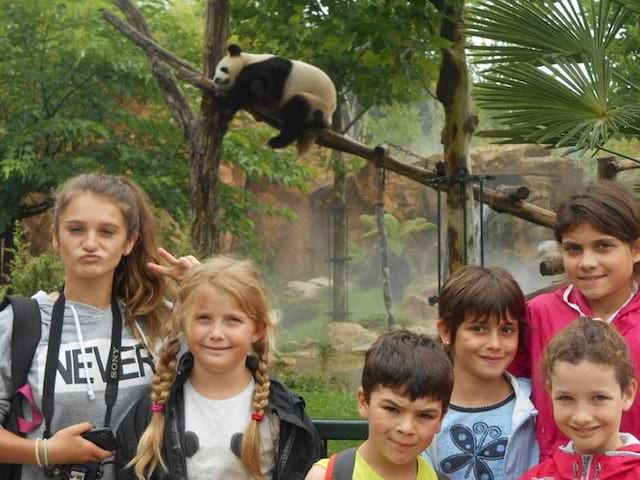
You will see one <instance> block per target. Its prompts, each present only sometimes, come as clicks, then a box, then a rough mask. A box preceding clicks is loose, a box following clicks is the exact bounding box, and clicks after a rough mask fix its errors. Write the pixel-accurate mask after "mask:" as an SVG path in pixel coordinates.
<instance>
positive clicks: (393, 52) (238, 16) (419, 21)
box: [231, 0, 439, 105]
mask: <svg viewBox="0 0 640 480" xmlns="http://www.w3.org/2000/svg"><path fill="white" fill-rule="evenodd" d="M438 19H439V15H438V13H437V11H436V10H435V8H433V7H432V6H431V3H430V2H425V1H420V2H405V1H401V0H392V1H388V0H328V1H323V2H321V3H320V2H311V1H306V0H296V1H291V0H259V1H253V0H242V1H237V2H233V4H232V14H231V20H232V25H231V32H232V33H233V34H234V40H236V41H239V42H240V44H241V45H243V47H244V48H245V49H246V50H249V51H250V50H251V49H254V50H256V51H258V50H260V51H270V52H274V53H278V54H281V55H284V56H287V57H290V58H300V59H303V60H305V61H309V62H311V63H313V64H315V65H318V66H319V67H321V68H322V69H324V70H325V71H326V72H327V73H328V74H329V75H330V76H331V78H332V79H333V80H334V82H335V83H336V86H337V88H338V91H339V92H340V93H341V94H344V93H345V92H347V91H348V92H351V93H353V94H355V95H357V97H358V98H359V100H360V103H361V104H362V105H382V104H386V103H389V102H391V101H392V100H396V101H407V100H408V99H413V98H416V96H417V95H422V94H423V92H424V87H425V85H429V84H430V82H431V81H432V79H433V78H434V77H435V75H436V73H437V60H438V53H437V47H435V46H434V45H435V41H436V39H437V38H438V36H437V34H435V35H434V33H433V32H434V31H437V30H434V25H436V24H437V22H438ZM398 32H402V35H398Z"/></svg>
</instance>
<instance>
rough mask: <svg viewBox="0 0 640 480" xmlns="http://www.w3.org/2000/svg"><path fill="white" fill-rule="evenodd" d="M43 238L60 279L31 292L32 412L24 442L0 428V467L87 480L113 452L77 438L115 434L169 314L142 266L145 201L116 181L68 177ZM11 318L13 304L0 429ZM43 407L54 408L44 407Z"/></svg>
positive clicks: (7, 313)
mask: <svg viewBox="0 0 640 480" xmlns="http://www.w3.org/2000/svg"><path fill="white" fill-rule="evenodd" d="M52 234H53V246H54V248H55V249H56V250H57V251H58V253H59V254H60V257H61V259H62V262H63V264H64V270H65V278H64V281H65V283H64V287H63V289H62V290H61V291H60V292H56V293H54V294H49V295H48V294H46V293H45V292H42V291H41V292H38V293H36V294H35V295H34V296H33V298H34V299H35V300H36V301H37V302H38V304H39V307H40V315H41V338H40V342H39V344H38V346H37V349H36V352H35V355H34V358H33V361H32V364H31V367H30V369H29V373H28V377H27V378H28V383H27V384H26V385H25V386H24V387H23V389H21V391H22V393H23V395H24V399H25V402H24V403H25V407H27V408H26V410H27V411H29V410H30V411H31V413H32V416H31V418H30V419H26V420H27V421H26V422H23V424H22V428H21V432H22V433H23V434H25V437H24V438H23V437H20V436H18V435H16V434H14V433H12V432H10V431H9V430H7V429H0V463H6V464H22V468H21V472H20V473H18V475H17V477H16V478H15V480H36V479H42V478H45V472H48V473H47V476H49V478H51V476H54V477H56V478H74V476H75V478H82V477H81V474H83V473H84V474H86V476H85V479H86V480H90V479H91V477H92V476H95V470H96V469H97V464H98V463H100V462H103V461H105V460H107V459H108V458H109V457H111V456H112V452H111V451H108V450H104V449H102V448H99V447H98V446H97V445H95V444H94V443H92V442H90V441H88V440H86V439H85V438H84V437H83V436H82V434H83V433H85V432H87V431H89V430H91V429H92V428H93V426H98V427H102V426H104V427H111V428H112V429H114V430H115V428H116V427H117V426H118V424H119V422H120V420H121V419H122V418H123V417H124V415H125V413H126V411H127V410H128V408H129V407H130V406H131V404H132V403H134V402H135V401H136V400H137V399H138V398H140V397H141V396H142V395H144V394H146V393H148V391H149V385H150V382H151V379H152V376H153V371H152V370H153V361H152V356H151V352H150V349H149V346H150V345H153V344H154V343H155V341H156V339H157V338H158V331H159V326H160V323H161V319H162V318H164V317H165V316H166V314H168V311H167V306H166V304H165V302H164V280H163V278H162V277H161V276H157V275H155V274H153V273H152V272H150V271H149V270H148V269H147V267H146V264H147V263H148V262H157V261H158V257H157V248H156V244H155V237H154V228H153V218H152V215H151V210H150V207H149V200H148V197H147V196H146V194H145V193H144V192H143V191H142V190H141V189H140V188H139V187H138V186H137V185H135V184H134V183H133V182H131V181H130V180H128V179H126V178H124V177H116V176H111V175H104V174H86V175H79V176H77V177H74V178H71V179H70V180H68V181H67V182H66V183H65V184H64V185H63V186H62V188H61V189H60V191H59V193H58V195H57V198H56V205H55V208H54V216H53V226H52ZM13 319H14V315H13V310H12V308H10V307H7V308H5V309H4V310H3V311H1V312H0V352H2V353H0V423H3V424H4V423H5V420H6V419H7V417H8V416H9V415H11V412H10V406H11V403H10V399H11V397H12V395H13V392H14V390H15V387H17V386H15V387H14V386H13V385H12V378H11V358H12V357H11V335H12V330H13ZM118 333H119V334H118ZM118 337H121V338H120V340H119V341H118ZM56 349H59V352H58V354H57V355H55V350H56ZM49 350H52V351H53V353H49V356H51V357H52V361H50V367H51V365H54V364H56V363H57V365H56V366H55V367H54V368H49V373H48V377H49V378H50V380H49V385H50V386H51V385H52V386H53V388H52V390H53V393H51V394H49V393H47V395H44V396H45V397H46V398H48V399H52V401H51V402H49V403H48V402H44V404H43V391H44V384H45V373H46V372H47V368H46V364H47V355H48V352H49ZM51 379H53V380H51ZM109 383H111V384H115V385H117V388H116V389H115V403H114V404H113V405H112V407H108V406H107V405H108V403H113V401H110V402H108V401H107V398H106V397H108V396H109V395H105V392H106V391H110V392H114V388H113V387H110V388H107V386H108V384H109ZM111 397H112V400H113V397H114V395H111ZM27 404H28V406H27ZM47 404H50V405H52V407H53V408H43V405H45V406H46V405H47ZM51 410H53V411H51ZM107 411H109V414H107ZM40 413H42V414H43V416H44V419H41V418H40ZM106 463H108V462H106ZM56 465H58V466H60V467H58V468H55V467H54V466H56ZM72 465H77V466H78V467H77V468H76V467H71V466H72ZM87 465H92V467H90V468H86V466H87ZM47 467H48V468H47ZM74 468H75V469H76V473H74ZM100 468H101V469H102V470H103V471H102V479H103V480H111V479H114V478H115V471H114V468H113V465H108V464H105V465H103V466H101V467H100ZM85 470H86V471H85ZM87 472H88V473H87ZM79 475H80V476H79ZM3 480H9V479H3ZM11 480H14V479H11Z"/></svg>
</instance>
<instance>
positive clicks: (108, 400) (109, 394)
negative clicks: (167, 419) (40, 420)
mask: <svg viewBox="0 0 640 480" xmlns="http://www.w3.org/2000/svg"><path fill="white" fill-rule="evenodd" d="M64 306H65V298H64V293H63V292H60V296H59V297H58V299H57V300H56V302H55V303H54V304H53V312H52V314H51V329H50V331H49V347H48V348H47V362H46V364H45V373H44V388H43V393H42V416H43V417H44V420H45V429H44V434H43V438H49V437H50V436H51V421H52V420H53V413H54V410H55V409H54V397H55V387H56V376H57V373H58V356H59V354H60V342H61V340H62V325H63V323H64ZM111 316H112V326H111V348H110V349H109V359H108V368H107V371H106V375H107V387H106V389H105V392H104V403H105V405H106V406H107V411H106V413H105V416H104V426H105V427H108V426H109V424H110V423H111V410H112V409H113V406H114V405H115V404H116V400H117V398H118V381H119V379H120V369H121V358H120V351H121V347H122V315H121V313H120V307H119V306H118V302H117V301H116V299H115V297H114V298H112V299H111ZM86 380H87V382H88V381H89V379H88V378H87V379H86Z"/></svg>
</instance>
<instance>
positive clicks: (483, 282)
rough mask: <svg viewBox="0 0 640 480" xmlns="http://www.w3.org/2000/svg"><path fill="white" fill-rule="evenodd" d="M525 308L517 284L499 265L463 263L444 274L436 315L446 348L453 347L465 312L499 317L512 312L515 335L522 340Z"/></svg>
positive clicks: (478, 316) (484, 316) (501, 317)
mask: <svg viewBox="0 0 640 480" xmlns="http://www.w3.org/2000/svg"><path fill="white" fill-rule="evenodd" d="M525 309H526V301H525V298H524V294H523V293H522V289H521V288H520V285H518V282H516V281H515V280H514V278H513V277H512V276H511V274H510V273H509V272H507V271H506V270H505V269H504V268H500V267H494V268H486V267H479V266H472V265H468V266H465V267H462V268H461V269H459V270H457V271H456V272H455V273H453V274H451V275H450V276H449V278H447V281H446V282H445V284H444V286H443V287H442V291H441V292H440V295H439V297H438V316H439V317H440V319H441V320H442V321H443V322H444V325H445V328H446V330H447V332H448V334H449V337H450V338H449V342H450V343H449V345H448V347H447V348H448V349H452V348H453V345H454V343H455V341H456V332H457V331H458V328H459V327H460V325H462V323H463V322H464V320H465V317H466V316H467V315H473V316H474V317H476V318H492V317H493V318H498V319H500V320H506V318H507V315H511V317H512V318H513V319H514V320H515V321H516V322H518V337H519V340H522V338H523V335H524V332H525V329H526V324H525V321H524V316H525ZM521 343H522V342H519V343H518V345H520V344H521Z"/></svg>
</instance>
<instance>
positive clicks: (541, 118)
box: [468, 0, 640, 149]
mask: <svg viewBox="0 0 640 480" xmlns="http://www.w3.org/2000/svg"><path fill="white" fill-rule="evenodd" d="M586 1H588V0H583V1H578V2H572V1H571V2H569V1H567V2H564V1H563V2H551V1H533V0H481V2H480V3H479V5H478V7H476V8H472V9H471V12H470V13H471V16H470V18H469V21H468V25H469V26H468V32H469V33H471V34H473V35H476V36H479V37H482V38H484V39H486V40H487V42H488V43H487V44H485V45H482V46H477V47H475V48H474V50H473V54H474V55H477V56H478V60H477V61H478V62H479V63H486V64H489V65H490V68H489V69H488V70H486V71H484V72H483V73H482V77H483V80H484V81H483V82H481V83H480V84H478V85H477V86H476V92H475V98H476V99H477V100H478V103H479V105H480V106H481V107H482V108H485V109H487V110H489V111H491V112H496V113H495V114H494V115H493V117H494V118H496V119H498V120H500V121H501V123H502V124H503V125H506V126H507V127H505V128H504V129H502V130H492V131H484V132H480V133H479V135H481V136H485V137H493V138H496V139H499V140H500V142H501V143H515V142H518V143H520V142H534V143H541V144H546V145H551V146H558V147H559V146H575V147H577V148H580V149H583V148H585V149H586V148H589V149H594V148H598V147H600V146H602V145H604V144H605V143H606V142H607V141H608V140H609V139H610V138H611V137H612V136H613V135H617V134H620V133H621V132H624V133H630V132H633V134H636V135H637V134H640V105H637V104H636V105H616V104H614V103H612V100H611V98H610V93H609V92H611V91H612V90H613V86H614V85H615V84H614V81H613V79H614V75H613V74H612V67H611V63H610V61H609V60H608V59H607V57H606V50H607V47H609V45H610V43H611V42H612V40H613V39H614V38H615V36H616V35H617V34H618V32H619V31H620V29H621V28H623V26H624V24H625V22H626V21H627V20H628V19H629V15H631V13H630V11H629V10H628V9H627V8H625V7H624V6H623V5H622V4H619V3H616V1H618V0H616V1H614V0H598V1H596V0H590V8H589V9H586V8H585V6H584V4H585V2H586ZM627 1H632V0H627ZM633 1H634V2H638V3H640V0H633ZM615 80H616V81H620V79H619V78H618V77H615Z"/></svg>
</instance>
